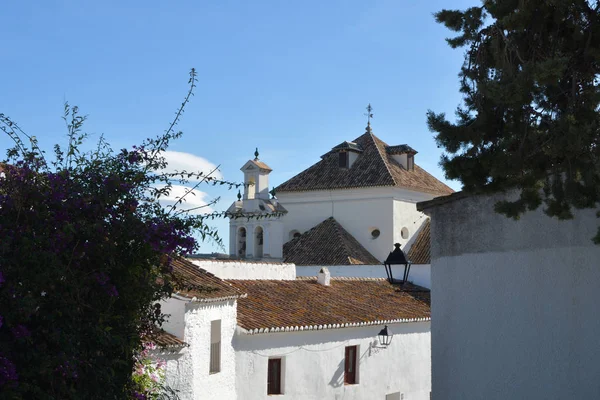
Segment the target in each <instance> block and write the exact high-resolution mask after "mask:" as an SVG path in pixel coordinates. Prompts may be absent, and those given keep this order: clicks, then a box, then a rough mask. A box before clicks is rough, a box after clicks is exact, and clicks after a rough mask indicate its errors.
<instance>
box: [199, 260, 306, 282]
mask: <svg viewBox="0 0 600 400" xmlns="http://www.w3.org/2000/svg"><path fill="white" fill-rule="evenodd" d="M188 261H191V262H192V263H194V264H195V265H197V266H199V267H200V268H203V269H205V270H206V271H208V272H210V273H212V274H214V275H215V276H218V277H219V278H221V279H282V280H292V279H296V266H295V265H294V264H290V263H281V262H261V261H249V260H204V259H197V258H190V259H188Z"/></svg>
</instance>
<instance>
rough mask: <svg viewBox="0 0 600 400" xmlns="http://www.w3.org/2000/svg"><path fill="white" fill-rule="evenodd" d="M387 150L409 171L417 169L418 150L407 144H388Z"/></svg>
mask: <svg viewBox="0 0 600 400" xmlns="http://www.w3.org/2000/svg"><path fill="white" fill-rule="evenodd" d="M385 151H386V152H387V153H388V154H389V155H391V156H392V158H393V159H394V160H396V162H397V163H398V164H400V165H402V167H403V168H404V169H405V170H407V171H414V170H415V154H417V151H416V150H415V149H413V148H412V147H410V146H409V145H407V144H400V145H397V146H387V147H386V149H385Z"/></svg>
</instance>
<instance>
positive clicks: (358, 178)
mask: <svg viewBox="0 0 600 400" xmlns="http://www.w3.org/2000/svg"><path fill="white" fill-rule="evenodd" d="M353 143H356V145H357V146H358V147H359V148H360V149H362V150H363V152H362V153H361V154H360V155H359V157H358V158H357V159H356V161H355V162H354V163H353V164H352V166H351V167H350V168H340V167H339V160H338V158H337V156H336V154H337V152H336V151H333V150H332V151H330V152H328V153H326V154H325V155H323V156H322V160H321V161H319V162H317V163H316V164H314V165H313V166H311V167H309V168H308V169H306V170H304V171H302V172H300V173H299V174H298V175H296V176H294V177H293V178H291V179H289V180H288V181H286V182H284V183H282V184H281V185H279V186H278V187H277V188H276V189H275V191H276V192H278V193H281V192H293V191H306V190H329V189H348V188H360V187H373V186H396V187H401V188H406V189H410V190H415V191H419V192H425V193H430V194H434V195H440V196H441V195H448V194H450V193H452V192H453V190H452V189H451V188H449V187H448V186H446V185H445V184H444V183H442V182H440V181H439V180H437V179H436V178H435V177H433V176H432V175H431V174H429V173H428V172H427V171H425V170H424V169H422V168H421V167H419V166H418V165H415V167H414V170H413V171H408V170H406V169H404V167H402V166H401V165H400V164H398V163H397V162H396V161H395V160H394V158H393V157H392V154H388V150H387V149H388V148H390V149H391V152H392V153H394V152H395V151H398V150H399V149H400V148H406V149H410V150H412V149H411V148H410V147H409V146H407V145H403V146H402V145H401V146H388V145H387V144H386V143H385V142H383V141H382V140H380V139H379V138H378V137H376V136H375V135H373V133H372V132H371V130H370V128H369V127H367V132H365V133H364V134H363V135H362V136H359V137H358V138H356V140H354V141H353ZM413 151H414V150H413Z"/></svg>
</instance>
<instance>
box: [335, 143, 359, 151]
mask: <svg viewBox="0 0 600 400" xmlns="http://www.w3.org/2000/svg"><path fill="white" fill-rule="evenodd" d="M331 150H353V151H356V152H359V153H362V149H361V148H360V147H359V146H358V145H357V144H356V143H354V142H342V143H340V144H338V145H337V146H335V147H334V148H332V149H331Z"/></svg>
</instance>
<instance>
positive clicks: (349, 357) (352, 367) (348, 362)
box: [344, 346, 358, 385]
mask: <svg viewBox="0 0 600 400" xmlns="http://www.w3.org/2000/svg"><path fill="white" fill-rule="evenodd" d="M357 350H358V348H357V346H348V347H346V357H345V361H344V383H345V384H346V385H354V384H355V383H356V382H357V381H356V368H357V365H356V353H357V352H358V351H357Z"/></svg>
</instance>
